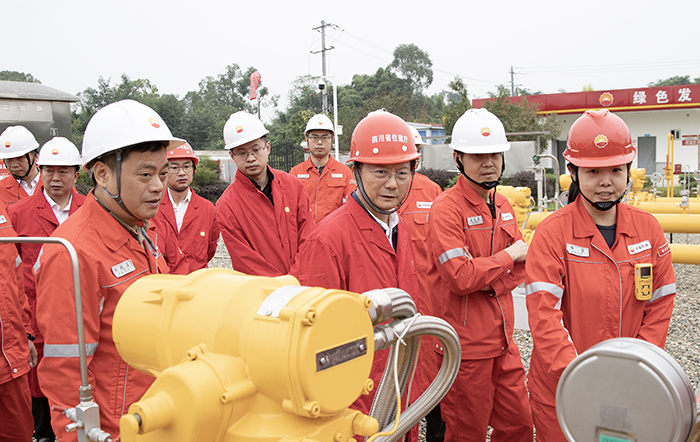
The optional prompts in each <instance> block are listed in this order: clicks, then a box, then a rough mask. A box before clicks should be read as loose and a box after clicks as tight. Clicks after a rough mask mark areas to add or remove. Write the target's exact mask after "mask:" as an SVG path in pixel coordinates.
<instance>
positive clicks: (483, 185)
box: [457, 155, 506, 190]
mask: <svg viewBox="0 0 700 442" xmlns="http://www.w3.org/2000/svg"><path fill="white" fill-rule="evenodd" d="M457 168H458V169H459V171H460V172H461V173H462V175H464V176H465V177H466V178H467V179H468V180H469V181H471V182H472V183H474V184H476V185H477V186H480V187H481V188H483V189H486V190H491V189H493V188H494V187H496V186H498V184H499V183H500V182H501V176H503V171H504V170H505V169H506V161H505V158H504V159H503V166H502V167H501V175H499V176H498V179H497V180H496V181H484V182H483V183H478V182H476V181H474V180H473V179H472V177H470V176H469V175H467V174H466V172H464V164H462V160H460V158H459V155H457Z"/></svg>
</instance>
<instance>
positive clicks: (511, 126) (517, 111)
mask: <svg viewBox="0 0 700 442" xmlns="http://www.w3.org/2000/svg"><path fill="white" fill-rule="evenodd" d="M490 95H491V96H492V98H493V100H491V101H486V102H485V103H484V107H485V108H486V109H488V110H489V111H490V112H492V113H493V114H494V115H496V116H497V117H498V118H499V119H500V120H501V122H502V123H503V127H504V128H505V130H506V133H511V132H545V131H549V135H546V136H540V146H539V149H540V152H543V151H544V149H546V147H547V140H554V139H556V138H557V137H558V136H559V134H560V133H561V123H560V122H559V121H558V120H557V118H556V115H555V114H554V113H552V114H549V115H544V116H543V115H538V114H537V110H538V108H539V104H537V103H529V102H528V101H527V98H525V97H523V98H522V99H521V100H520V101H519V102H513V101H512V100H511V97H510V91H509V90H508V89H506V88H505V87H503V86H499V87H498V91H497V92H496V93H491V94H490ZM508 139H509V140H512V141H534V140H536V139H537V136H536V135H518V136H511V137H508Z"/></svg>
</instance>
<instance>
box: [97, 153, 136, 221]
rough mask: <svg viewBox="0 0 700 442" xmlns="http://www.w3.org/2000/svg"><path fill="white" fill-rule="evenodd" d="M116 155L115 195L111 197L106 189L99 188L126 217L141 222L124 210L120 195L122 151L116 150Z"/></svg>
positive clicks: (124, 205)
mask: <svg viewBox="0 0 700 442" xmlns="http://www.w3.org/2000/svg"><path fill="white" fill-rule="evenodd" d="M116 155H117V194H116V195H112V194H111V193H109V191H108V190H107V189H105V188H104V187H102V186H100V187H101V189H102V191H104V193H106V194H107V196H108V197H110V198H112V199H113V200H114V202H115V203H117V205H118V206H119V207H121V208H122V210H123V211H124V212H126V214H127V215H129V216H130V217H132V218H134V219H136V220H137V221H142V220H140V219H139V218H138V217H136V216H135V215H134V214H133V213H131V211H130V210H129V209H127V208H126V204H124V200H123V199H122V196H121V194H122V151H121V150H118V151H117V152H116Z"/></svg>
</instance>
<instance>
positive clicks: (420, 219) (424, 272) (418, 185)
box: [398, 172, 442, 314]
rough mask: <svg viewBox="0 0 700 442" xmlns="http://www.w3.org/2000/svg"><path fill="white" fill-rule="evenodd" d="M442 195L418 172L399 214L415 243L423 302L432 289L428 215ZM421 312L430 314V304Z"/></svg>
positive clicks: (438, 188) (422, 308)
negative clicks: (430, 288) (429, 280)
mask: <svg viewBox="0 0 700 442" xmlns="http://www.w3.org/2000/svg"><path fill="white" fill-rule="evenodd" d="M441 193H442V189H441V188H440V186H439V185H437V184H436V183H435V182H434V181H433V180H431V179H430V178H428V177H427V176H425V175H422V174H420V173H418V172H416V173H415V174H414V177H413V185H412V186H411V193H409V195H408V198H407V199H406V202H405V203H404V204H403V206H401V208H400V209H399V210H398V214H399V215H400V216H401V218H403V219H404V220H405V221H406V224H407V225H408V230H409V231H410V232H411V240H412V243H413V254H414V256H415V260H416V272H417V274H418V283H419V285H420V293H421V296H420V298H421V300H422V301H427V300H428V298H427V296H428V293H429V290H428V288H429V287H430V286H429V285H428V284H429V283H428V269H429V268H430V258H429V255H428V241H427V229H426V225H427V222H428V213H429V212H430V208H431V207H432V205H433V201H435V198H437V197H438V196H439V195H440V194H441ZM424 304H426V305H424V306H420V308H419V310H420V311H421V312H422V313H423V314H430V313H429V311H428V310H427V309H426V307H428V305H429V303H427V302H424Z"/></svg>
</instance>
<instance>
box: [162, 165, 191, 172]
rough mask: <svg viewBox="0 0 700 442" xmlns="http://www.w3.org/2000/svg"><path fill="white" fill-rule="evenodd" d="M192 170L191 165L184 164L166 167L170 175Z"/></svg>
mask: <svg viewBox="0 0 700 442" xmlns="http://www.w3.org/2000/svg"><path fill="white" fill-rule="evenodd" d="M192 169H194V167H192V165H191V164H185V165H184V166H175V165H173V166H168V172H170V173H180V170H184V171H185V173H189V172H191V171H192Z"/></svg>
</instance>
